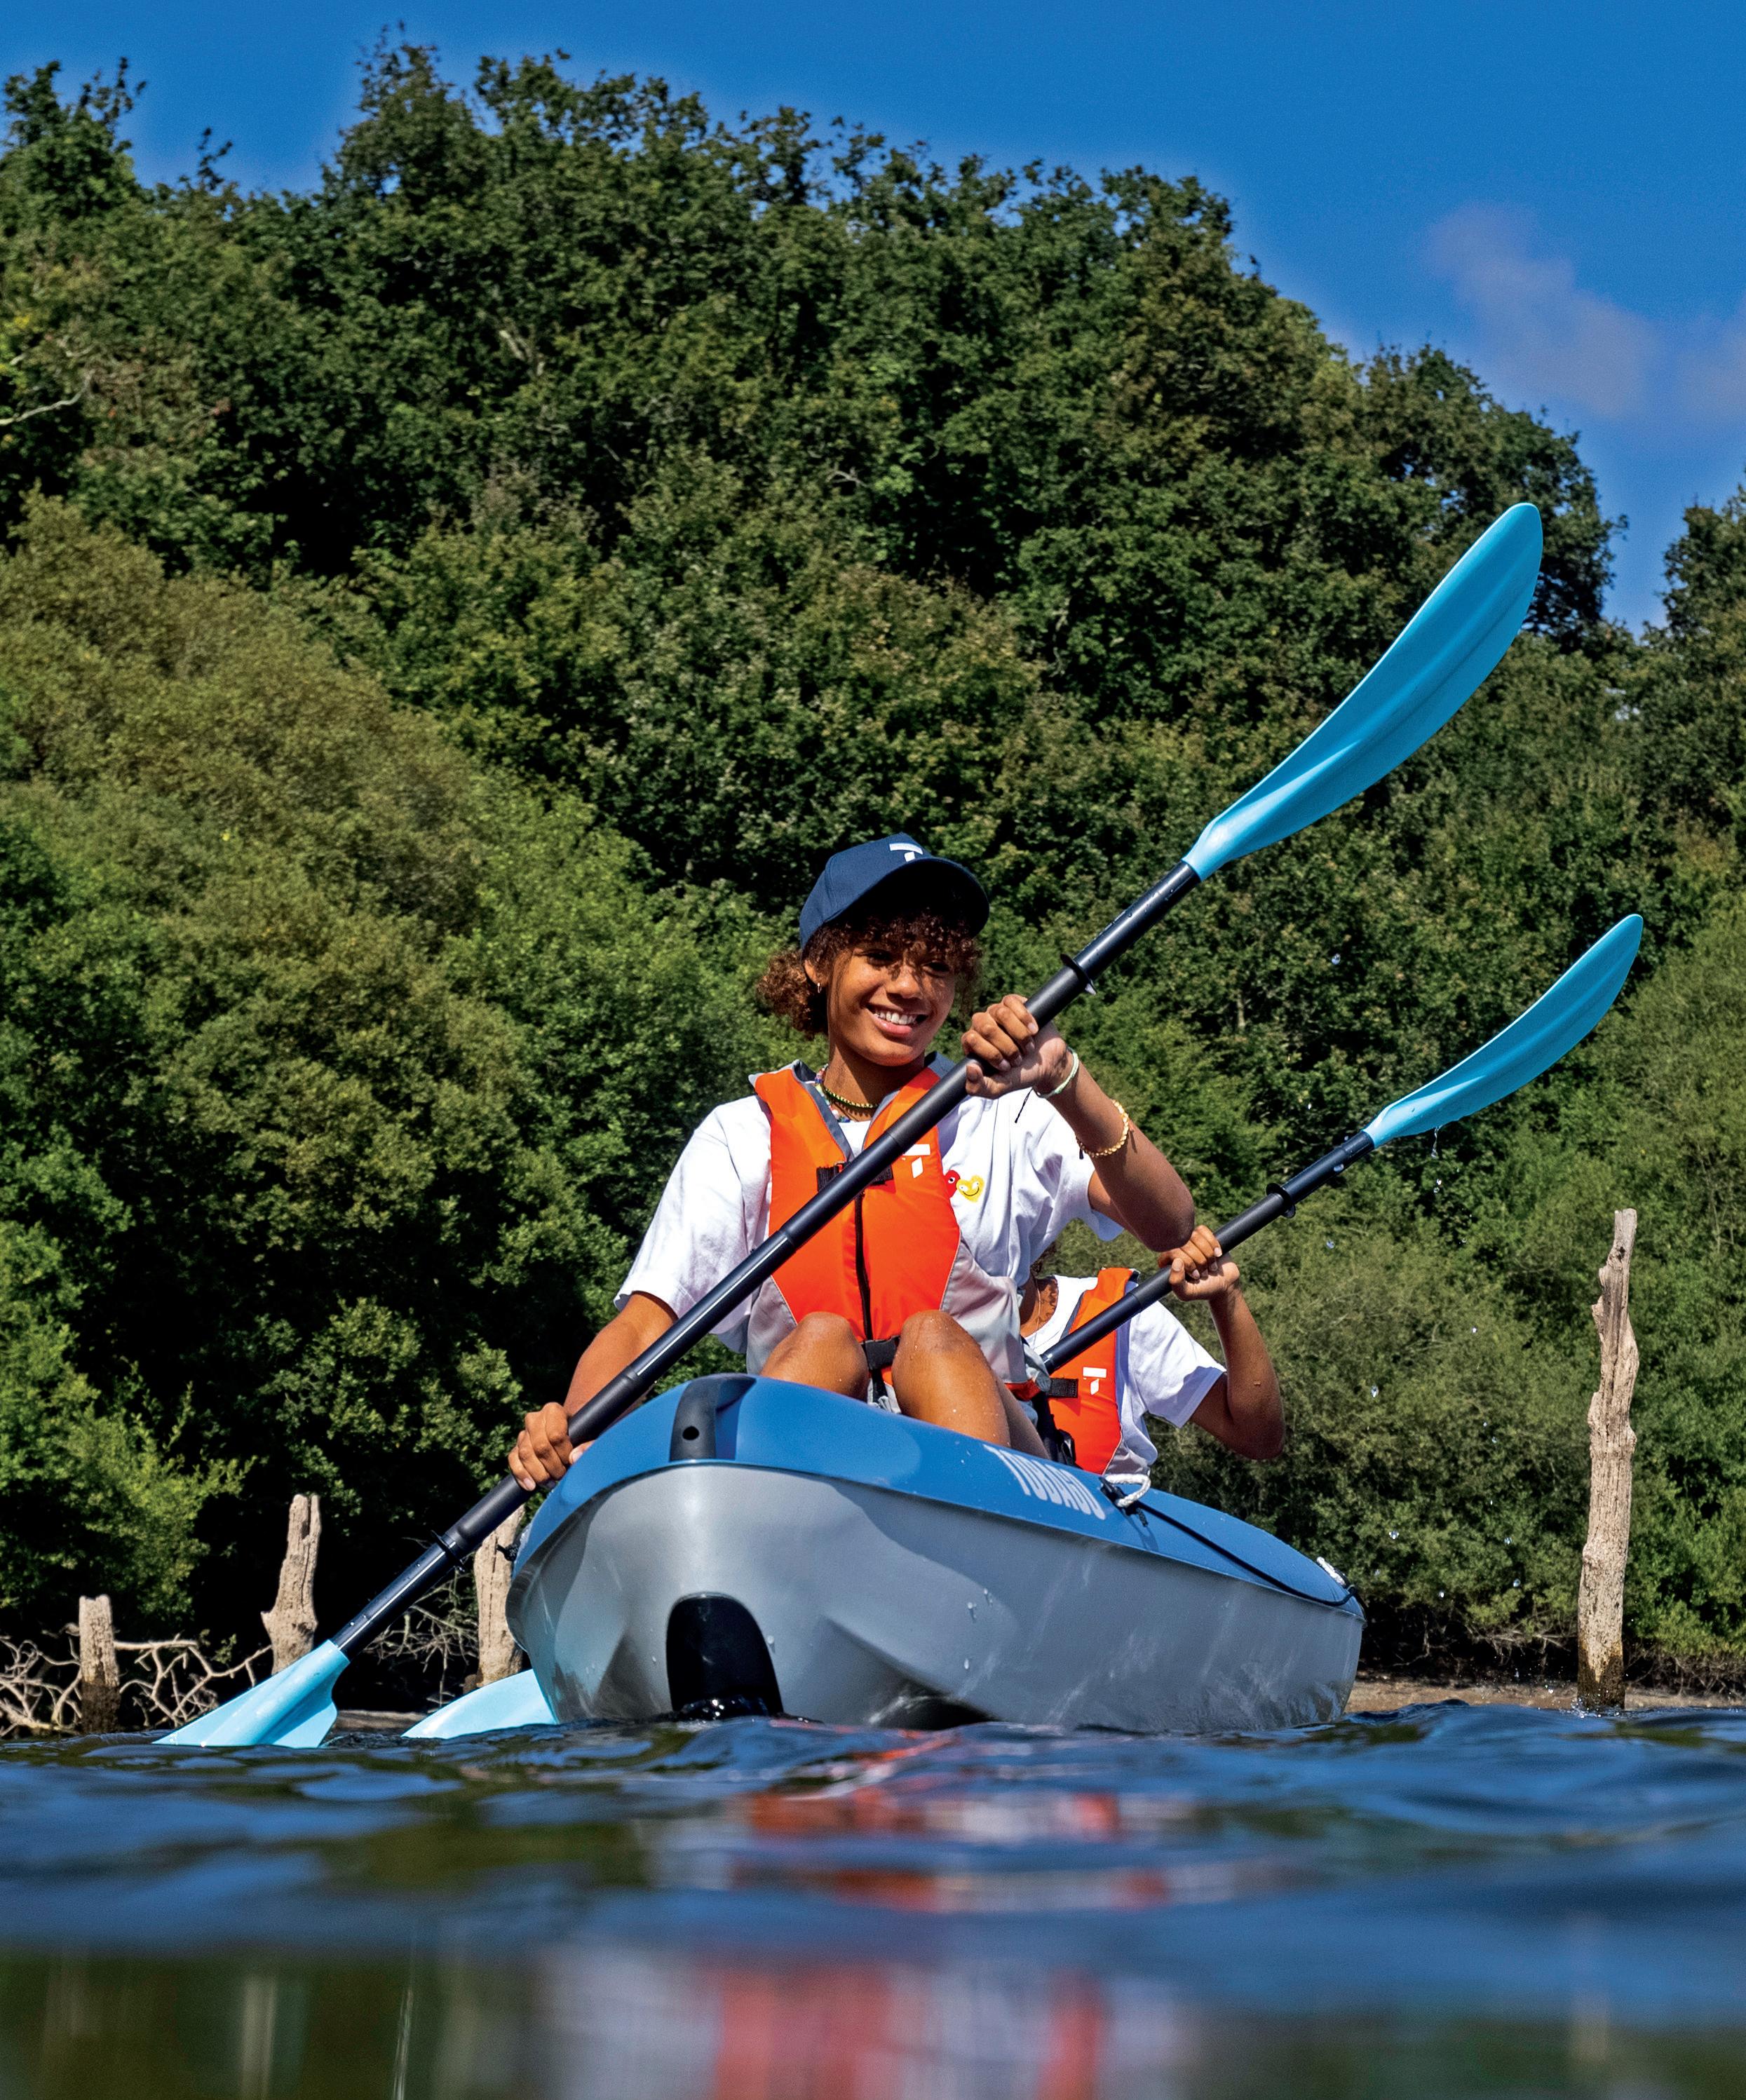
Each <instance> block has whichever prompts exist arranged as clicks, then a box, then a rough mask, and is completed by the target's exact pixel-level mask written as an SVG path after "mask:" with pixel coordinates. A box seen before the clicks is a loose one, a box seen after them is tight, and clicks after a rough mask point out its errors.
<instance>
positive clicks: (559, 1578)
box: [412, 1375, 1365, 1736]
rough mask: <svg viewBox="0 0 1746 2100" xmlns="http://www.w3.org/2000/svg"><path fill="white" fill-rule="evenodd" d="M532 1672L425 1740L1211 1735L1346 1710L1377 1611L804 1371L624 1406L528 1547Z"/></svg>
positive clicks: (1081, 1481) (1238, 1531)
mask: <svg viewBox="0 0 1746 2100" xmlns="http://www.w3.org/2000/svg"><path fill="white" fill-rule="evenodd" d="M1364 1623H1365V1621H1364V1613H1363V1611H1362V1609H1361V1608H1360V1605H1359V1603H1358V1600H1357V1599H1356V1597H1355V1596H1354V1595H1352V1592H1351V1590H1350V1588H1349V1587H1348V1586H1347V1584H1346V1583H1345V1582H1343V1580H1342V1579H1341V1578H1340V1577H1339V1576H1338V1575H1337V1574H1336V1573H1334V1570H1333V1569H1332V1568H1329V1566H1328V1565H1327V1564H1326V1563H1325V1562H1323V1561H1319V1560H1312V1559H1310V1558H1309V1557H1308V1556H1307V1555H1304V1554H1302V1553H1299V1552H1297V1551H1294V1549H1293V1548H1292V1547H1290V1546H1287V1545H1285V1543H1284V1542H1282V1541H1281V1540H1279V1539H1276V1538H1275V1537H1272V1535H1271V1534H1270V1533H1267V1532H1264V1531H1259V1530H1257V1529H1255V1528H1254V1526H1253V1525H1250V1524H1243V1523H1241V1522H1240V1521H1239V1520H1237V1519H1236V1518H1234V1517H1230V1516H1227V1515H1224V1514H1223V1513H1222V1512H1220V1511H1217V1510H1214V1509H1209V1508H1206V1507H1204V1506H1203V1505H1201V1504H1200V1503H1197V1502H1187V1501H1184V1500H1183V1499H1181V1498H1179V1497H1176V1496H1174V1495H1166V1494H1160V1493H1157V1492H1155V1491H1153V1492H1150V1493H1147V1494H1146V1495H1145V1496H1144V1498H1142V1499H1141V1500H1140V1501H1139V1502H1135V1503H1134V1504H1133V1505H1131V1507H1127V1508H1122V1507H1118V1506H1117V1504H1116V1502H1114V1501H1113V1499H1112V1498H1110V1496H1109V1494H1107V1493H1105V1492H1104V1490H1103V1489H1102V1487H1101V1485H1100V1482H1099V1481H1098V1480H1096V1477H1095V1476H1092V1475H1091V1474H1088V1473H1084V1472H1082V1471H1078V1469H1077V1468H1076V1467H1071V1466H1060V1465H1055V1464H1052V1463H1051V1462H1047V1461H1046V1460H1043V1459H1039V1458H1030V1457H1027V1456H1026V1455H1025V1454H1022V1453H1020V1452H1016V1451H1012V1450H1007V1449H1003V1448H1002V1447H1001V1446H999V1445H992V1444H984V1443H981V1442H979V1441H978V1440H976V1439H974V1438H972V1437H968V1436H959V1435H958V1434H956V1433H955V1432H952V1431H950V1430H946V1429H937V1428H935V1427H933V1426H931V1425H930V1424H928V1423H921V1422H912V1421H910V1420H909V1419H908V1418H906V1417H904V1416H902V1415H897V1414H887V1413H885V1412H884V1411H883V1410H880V1409H878V1408H874V1407H869V1406H866V1405H862V1404H861V1403H860V1402H858V1401H849V1400H844V1399H842V1398H841V1397H840V1396H837V1395H836V1394H833V1393H827V1392H819V1391H818V1390H816V1389H815V1388H813V1387H808V1386H800V1385H791V1384H787V1383H784V1382H783V1381H781V1380H779V1379H764V1378H752V1377H747V1376H743V1375H740V1376H733V1377H718V1378H708V1379H694V1380H693V1381H692V1382H691V1383H690V1384H689V1385H686V1386H682V1387H677V1388H675V1389H674V1390H673V1391H672V1392H667V1393H664V1394H662V1395H661V1396H659V1398H657V1399H655V1400H653V1401H650V1402H648V1403H647V1404H646V1405H645V1406H643V1407H642V1408H641V1409H640V1410H637V1413H635V1414H631V1415H629V1416H627V1417H626V1418H624V1420H623V1421H621V1422H620V1423H618V1424H617V1425H616V1426H615V1427H614V1428H612V1429H611V1431H609V1432H608V1433H607V1434H606V1436H602V1438H601V1439H600V1440H598V1441H597V1443H595V1444H594V1445H593V1446H592V1447H591V1448H590V1449H589V1450H588V1451H586V1452H584V1454H583V1455H582V1457H581V1458H579V1459H577V1460H576V1462H575V1463H574V1464H573V1465H572V1466H571V1468H570V1471H569V1472H568V1473H567V1475H566V1476H565V1477H564V1479H563V1480H562V1481H561V1482H560V1483H559V1484H558V1486H557V1487H556V1488H554V1489H553V1490H552V1491H551V1493H549V1494H548V1495H547V1497H546V1498H545V1502H544V1503H543V1504H542V1506H541V1507H540V1511H539V1513H538V1514H537V1515H536V1517H535V1519H534V1520H533V1523H532V1524H531V1525H530V1527H529V1528H528V1530H527V1535H526V1537H525V1540H524V1542H523V1543H522V1547H521V1550H520V1552H519V1554H518V1556H517V1560H516V1568H515V1576H514V1583H513V1585H512V1586H511V1589H510V1592H509V1626H510V1630H511V1631H512V1632H513V1633H514V1635H515V1638H516V1639H517V1641H518V1643H519V1644H520V1646H521V1647H522V1649H523V1650H524V1651H525V1652H526V1653H527V1657H528V1659H529V1661H530V1662H531V1665H532V1667H531V1670H529V1671H524V1672H522V1673H521V1674H518V1676H515V1677H511V1678H506V1679H500V1680H499V1681H498V1682H496V1683H493V1684H489V1685H486V1686H483V1687H481V1688H480V1689H479V1690H478V1691H477V1692H472V1693H470V1694H469V1695H468V1696H466V1697H465V1698H463V1699H461V1700H458V1701H456V1702H455V1703H454V1704H453V1705H451V1706H448V1707H446V1708H444V1709H443V1710H441V1712H439V1713H438V1714H431V1715H429V1716H427V1717H426V1718H425V1720H424V1721H423V1722H421V1723H419V1724H418V1725H417V1727H415V1728H414V1729H413V1730H412V1734H414V1735H419V1736H452V1735H461V1734H470V1733H474V1732H478V1731H480V1730H482V1729H486V1728H493V1727H514V1726H518V1725H527V1724H528V1723H540V1722H551V1721H554V1720H555V1721H560V1722H563V1721H582V1720H601V1719H614V1720H628V1721H638V1720H647V1719H651V1718H655V1717H657V1716H662V1715H668V1714H677V1715H679V1716H681V1717H696V1718H715V1717H721V1716H725V1715H727V1714H747V1713H755V1714H790V1715H792V1716H795V1717H796V1718H801V1719H806V1720H812V1721H822V1722H831V1723H840V1724H846V1725H851V1726H855V1725H869V1726H880V1727H950V1726H953V1725H955V1724H958V1723H964V1722H972V1721H985V1720H998V1721H1011V1722H1020V1723H1035V1724H1040V1725H1045V1726H1052V1727H1105V1728H1121V1729H1129V1730H1136V1731H1143V1732H1150V1731H1159V1730H1162V1731H1171V1732H1181V1731H1187V1732H1204V1731H1217V1730H1225V1729H1245V1728H1281V1727H1301V1726H1305V1725H1307V1724H1309V1723H1314V1722H1318V1721H1327V1720H1331V1719H1333V1718H1334V1717H1335V1716H1337V1715H1338V1714H1339V1713H1340V1712H1341V1711H1342V1710H1343V1708H1344V1706H1345V1704H1346V1700H1347V1695H1348V1694H1349V1693H1350V1692H1351V1684H1352V1679H1353V1675H1354V1674H1355V1672H1356V1669H1357V1663H1358V1646H1359V1640H1360V1635H1361V1634H1362V1631H1363V1628H1364Z"/></svg>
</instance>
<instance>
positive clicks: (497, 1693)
mask: <svg viewBox="0 0 1746 2100" xmlns="http://www.w3.org/2000/svg"><path fill="white" fill-rule="evenodd" d="M557 1718H558V1716H557V1715H556V1714H554V1713H553V1711H552V1710H551V1707H550V1706H549V1705H548V1704H547V1701H546V1696H545V1693H544V1692H542V1691H541V1690H540V1680H539V1679H538V1678H537V1677H536V1676H535V1675H534V1674H533V1672H532V1671H531V1670H517V1672H516V1673H515V1674H514V1676H513V1677H500V1678H498V1679H497V1680H496V1683H492V1684H481V1685H479V1686H478V1687H476V1688H475V1689H474V1690H473V1691H471V1692H463V1693H462V1694H461V1696H460V1698H458V1699H451V1700H450V1701H449V1702H448V1705H446V1706H439V1707H438V1709H437V1710H436V1711H435V1713H434V1714H425V1718H423V1720H421V1721H415V1722H414V1723H412V1727H410V1728H408V1730H407V1735H408V1736H414V1737H418V1738H420V1739H421V1740H427V1741H434V1742H446V1741H447V1740H448V1738H449V1737H450V1736H483V1734H484V1733H485V1732H486V1731H487V1729H489V1728H537V1727H550V1726H551V1724H552V1723H553V1722H554V1721H555V1720H556V1719H557Z"/></svg>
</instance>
